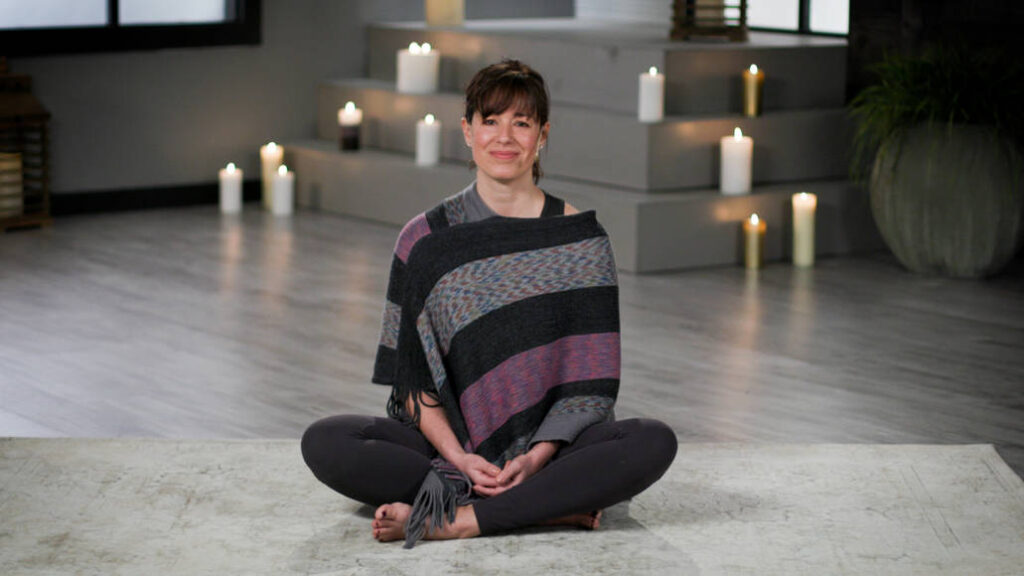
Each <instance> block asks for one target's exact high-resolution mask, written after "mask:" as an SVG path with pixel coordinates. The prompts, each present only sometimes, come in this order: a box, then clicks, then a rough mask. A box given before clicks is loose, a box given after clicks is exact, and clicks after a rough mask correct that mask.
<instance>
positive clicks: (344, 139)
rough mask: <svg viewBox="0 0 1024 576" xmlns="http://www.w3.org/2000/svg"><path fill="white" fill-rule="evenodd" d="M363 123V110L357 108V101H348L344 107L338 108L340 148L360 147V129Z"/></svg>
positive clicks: (353, 148) (352, 148)
mask: <svg viewBox="0 0 1024 576" xmlns="http://www.w3.org/2000/svg"><path fill="white" fill-rule="evenodd" d="M362 123H363V111H362V110H360V109H359V108H356V104H355V102H346V103H345V107H344V108H340V109H338V148H340V149H341V150H358V149H359V130H360V127H361V126H362Z"/></svg>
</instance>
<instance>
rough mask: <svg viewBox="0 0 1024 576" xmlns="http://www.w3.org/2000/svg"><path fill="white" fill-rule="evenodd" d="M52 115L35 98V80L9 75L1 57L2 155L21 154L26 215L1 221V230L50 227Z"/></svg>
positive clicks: (23, 198) (0, 109)
mask: <svg viewBox="0 0 1024 576" xmlns="http://www.w3.org/2000/svg"><path fill="white" fill-rule="evenodd" d="M49 121H50V113H49V112H48V111H47V110H46V108H44V107H43V105H42V104H40V102H39V101H38V100H36V98H35V96H33V95H32V78H31V77H29V76H25V75H17V74H9V73H8V71H7V62H6V59H5V58H0V152H11V153H18V154H21V162H22V178H21V180H22V185H23V189H24V191H23V193H22V213H21V215H18V216H7V217H3V218H0V230H4V231H6V230H10V229H12V228H25V227H30V226H41V225H44V224H50V223H52V222H53V219H52V218H51V216H50V163H49V135H48V133H47V126H48V123H49Z"/></svg>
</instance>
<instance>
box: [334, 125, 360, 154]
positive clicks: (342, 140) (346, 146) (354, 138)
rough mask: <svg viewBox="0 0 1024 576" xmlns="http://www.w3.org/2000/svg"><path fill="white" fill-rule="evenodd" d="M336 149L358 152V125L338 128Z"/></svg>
mask: <svg viewBox="0 0 1024 576" xmlns="http://www.w3.org/2000/svg"><path fill="white" fill-rule="evenodd" d="M338 148H339V149H340V150H359V125H355V126H338Z"/></svg>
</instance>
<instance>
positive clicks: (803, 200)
mask: <svg viewBox="0 0 1024 576" xmlns="http://www.w3.org/2000/svg"><path fill="white" fill-rule="evenodd" d="M817 207H818V197H817V196H815V195H814V194H808V193H807V192H800V193H798V194H793V265H795V266H800V267H802V268H806V267H809V266H814V213H815V210H816V208H817Z"/></svg>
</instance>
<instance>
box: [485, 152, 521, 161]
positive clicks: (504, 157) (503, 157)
mask: <svg viewBox="0 0 1024 576" xmlns="http://www.w3.org/2000/svg"><path fill="white" fill-rule="evenodd" d="M491 156H494V157H495V158H498V159H501V160H511V159H513V158H515V157H516V156H519V153H518V152H498V151H495V152H491Z"/></svg>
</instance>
